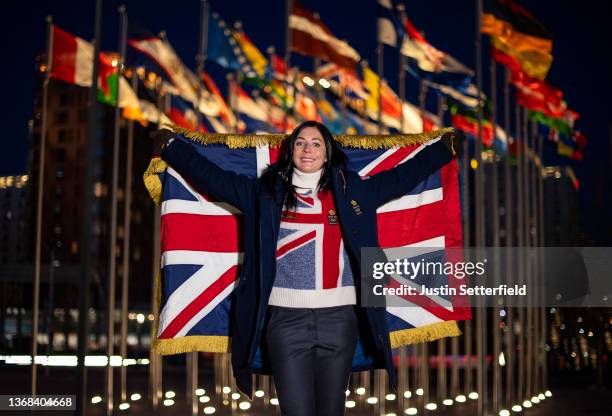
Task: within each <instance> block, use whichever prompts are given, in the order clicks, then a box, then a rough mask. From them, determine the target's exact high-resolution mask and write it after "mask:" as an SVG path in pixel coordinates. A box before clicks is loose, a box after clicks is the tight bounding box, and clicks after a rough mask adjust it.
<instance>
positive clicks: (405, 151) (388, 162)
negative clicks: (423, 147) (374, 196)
mask: <svg viewBox="0 0 612 416" xmlns="http://www.w3.org/2000/svg"><path fill="white" fill-rule="evenodd" d="M415 149H416V146H406V147H400V148H399V149H397V150H396V151H395V152H393V153H392V154H390V155H389V156H388V157H387V158H386V159H384V160H383V161H381V162H380V163H379V164H378V165H376V166H375V167H374V168H373V169H372V170H370V171H369V172H367V175H370V176H371V175H376V174H377V173H380V172H384V171H386V170H389V169H391V168H394V167H395V166H397V165H399V163H400V162H401V161H402V160H404V158H406V156H408V155H409V154H410V153H412V152H413V151H414V150H415Z"/></svg>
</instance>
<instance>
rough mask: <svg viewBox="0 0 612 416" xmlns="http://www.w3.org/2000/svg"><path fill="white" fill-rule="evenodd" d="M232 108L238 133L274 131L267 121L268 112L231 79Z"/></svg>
mask: <svg viewBox="0 0 612 416" xmlns="http://www.w3.org/2000/svg"><path fill="white" fill-rule="evenodd" d="M229 89H230V100H231V102H232V108H233V109H234V111H235V112H236V115H237V117H238V132H239V133H275V132H276V129H275V128H274V127H273V126H272V125H271V124H270V123H269V122H268V114H267V113H266V112H265V111H264V109H263V108H261V107H260V106H259V105H258V104H257V103H256V102H255V100H253V99H252V98H251V97H250V96H249V94H248V93H247V92H246V91H245V90H243V89H242V87H240V85H238V83H237V82H235V81H233V82H230V84H229Z"/></svg>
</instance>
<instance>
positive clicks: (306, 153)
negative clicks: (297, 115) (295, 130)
mask: <svg viewBox="0 0 612 416" xmlns="http://www.w3.org/2000/svg"><path fill="white" fill-rule="evenodd" d="M325 162H327V157H326V152H325V142H324V141H323V136H322V135H321V132H320V131H319V129H317V128H316V127H305V128H304V129H302V131H301V132H300V135H299V136H298V138H297V139H296V141H295V144H294V145H293V163H294V164H295V167H296V168H297V169H299V170H300V171H302V172H304V173H313V172H316V171H318V170H319V169H321V168H322V167H323V163H325Z"/></svg>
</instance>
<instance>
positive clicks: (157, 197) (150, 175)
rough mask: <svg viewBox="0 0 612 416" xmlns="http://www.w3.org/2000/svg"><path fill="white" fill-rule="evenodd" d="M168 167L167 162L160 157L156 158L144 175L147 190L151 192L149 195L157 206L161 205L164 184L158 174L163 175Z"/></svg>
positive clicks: (152, 160)
mask: <svg viewBox="0 0 612 416" xmlns="http://www.w3.org/2000/svg"><path fill="white" fill-rule="evenodd" d="M167 167H168V164H167V163H166V162H164V161H163V160H162V159H161V158H159V157H155V158H153V159H151V161H150V162H149V166H148V167H147V170H145V173H144V174H143V175H142V178H143V179H144V185H145V188H147V191H149V195H150V196H151V199H152V200H153V202H155V204H156V205H159V204H160V202H161V196H162V184H161V181H160V180H159V176H158V174H159V173H163V172H164V171H165V170H166V168H167Z"/></svg>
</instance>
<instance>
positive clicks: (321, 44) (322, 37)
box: [289, 6, 361, 67]
mask: <svg viewBox="0 0 612 416" xmlns="http://www.w3.org/2000/svg"><path fill="white" fill-rule="evenodd" d="M289 28H290V29H291V45H290V48H291V50H292V51H294V52H298V53H301V54H304V55H311V56H316V57H319V58H321V59H323V60H325V61H329V62H334V63H336V64H338V65H340V66H344V67H353V66H354V65H355V64H356V63H357V62H359V60H360V59H361V57H360V56H359V53H357V51H356V50H355V49H353V48H352V47H351V46H350V45H349V44H348V43H347V42H345V41H343V40H340V39H338V38H337V37H335V36H334V34H333V33H332V32H331V31H330V30H329V29H328V28H327V26H325V25H324V24H323V22H321V20H319V19H318V18H317V17H316V16H315V15H314V14H313V13H311V12H309V11H308V10H305V9H303V8H301V7H296V6H294V7H293V10H292V11H291V15H290V16H289Z"/></svg>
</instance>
